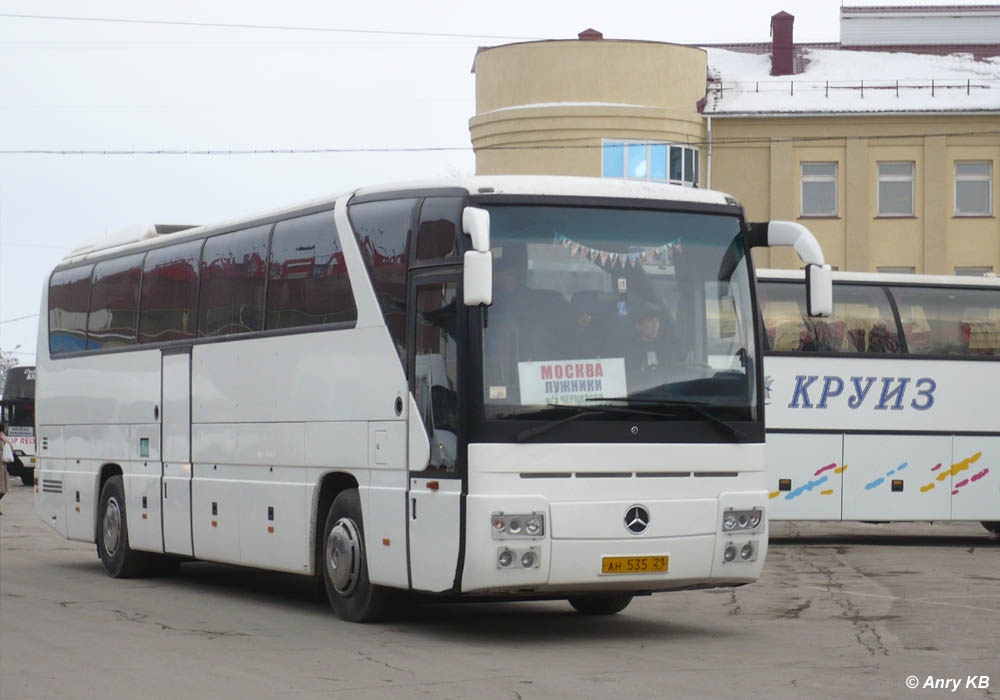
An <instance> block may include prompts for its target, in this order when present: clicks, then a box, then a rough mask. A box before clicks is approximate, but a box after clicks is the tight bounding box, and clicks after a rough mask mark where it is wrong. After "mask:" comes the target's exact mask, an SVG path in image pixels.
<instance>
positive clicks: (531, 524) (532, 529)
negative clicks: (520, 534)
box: [524, 518, 542, 536]
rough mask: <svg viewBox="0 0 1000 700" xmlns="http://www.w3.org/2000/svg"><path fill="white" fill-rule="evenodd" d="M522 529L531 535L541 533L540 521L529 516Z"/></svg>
mask: <svg viewBox="0 0 1000 700" xmlns="http://www.w3.org/2000/svg"><path fill="white" fill-rule="evenodd" d="M524 531H525V532H527V533H528V534H529V535H532V536H534V535H540V534H542V523H541V521H540V520H539V519H538V518H531V519H530V520H528V522H526V523H525V524H524Z"/></svg>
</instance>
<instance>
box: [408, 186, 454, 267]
mask: <svg viewBox="0 0 1000 700" xmlns="http://www.w3.org/2000/svg"><path fill="white" fill-rule="evenodd" d="M464 204H465V199H464V198H462V197H429V198H427V199H425V200H424V203H423V206H421V207H420V226H419V227H418V228H417V249H416V253H417V256H416V257H417V260H431V259H434V258H450V257H453V256H456V255H458V234H459V233H460V232H461V230H462V209H463V208H464Z"/></svg>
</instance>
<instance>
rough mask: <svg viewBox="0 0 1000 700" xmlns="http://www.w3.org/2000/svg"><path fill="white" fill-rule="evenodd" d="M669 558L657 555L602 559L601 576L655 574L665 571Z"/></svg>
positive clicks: (664, 555)
mask: <svg viewBox="0 0 1000 700" xmlns="http://www.w3.org/2000/svg"><path fill="white" fill-rule="evenodd" d="M669 561H670V557H669V556H667V555H666V554H658V555H654V556H648V557H602V558H601V573H602V574H656V573H663V572H665V571H667V567H668V565H669Z"/></svg>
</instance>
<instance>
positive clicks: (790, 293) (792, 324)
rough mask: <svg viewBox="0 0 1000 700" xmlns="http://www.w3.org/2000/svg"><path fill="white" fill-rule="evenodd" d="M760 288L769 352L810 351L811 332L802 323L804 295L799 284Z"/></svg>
mask: <svg viewBox="0 0 1000 700" xmlns="http://www.w3.org/2000/svg"><path fill="white" fill-rule="evenodd" d="M759 287H760V304H761V314H762V315H763V317H764V327H765V328H766V329H767V336H768V340H769V342H768V346H769V349H770V350H773V351H774V352H796V351H802V350H808V349H810V342H811V341H810V338H811V335H810V330H809V329H808V328H806V324H805V321H804V320H803V319H804V312H805V292H804V291H802V289H801V287H802V285H801V284H785V283H780V282H779V283H775V282H760V283H759Z"/></svg>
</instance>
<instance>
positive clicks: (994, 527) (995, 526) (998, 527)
mask: <svg viewBox="0 0 1000 700" xmlns="http://www.w3.org/2000/svg"><path fill="white" fill-rule="evenodd" d="M982 526H983V527H985V528H986V529H987V530H989V531H990V532H992V533H993V534H994V535H996V536H997V537H1000V521H993V522H990V521H988V520H984V521H983V522H982Z"/></svg>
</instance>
